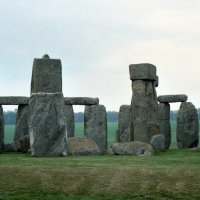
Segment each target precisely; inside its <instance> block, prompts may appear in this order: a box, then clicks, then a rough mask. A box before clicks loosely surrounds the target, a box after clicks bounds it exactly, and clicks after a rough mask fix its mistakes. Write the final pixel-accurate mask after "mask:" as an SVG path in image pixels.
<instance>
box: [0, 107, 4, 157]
mask: <svg viewBox="0 0 200 200" xmlns="http://www.w3.org/2000/svg"><path fill="white" fill-rule="evenodd" d="M3 145H4V117H3V107H2V105H0V154H1V153H2V149H3Z"/></svg>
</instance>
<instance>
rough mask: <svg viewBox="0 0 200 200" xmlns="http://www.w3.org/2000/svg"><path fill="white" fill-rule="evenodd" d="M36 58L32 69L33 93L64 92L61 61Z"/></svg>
mask: <svg viewBox="0 0 200 200" xmlns="http://www.w3.org/2000/svg"><path fill="white" fill-rule="evenodd" d="M46 57H47V56H44V58H42V59H39V58H37V59H36V58H35V59H34V62H33V69H32V79H31V93H37V92H47V93H54V92H62V65H61V60H60V59H50V58H48V59H47V58H46Z"/></svg>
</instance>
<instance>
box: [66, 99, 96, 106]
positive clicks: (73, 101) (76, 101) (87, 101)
mask: <svg viewBox="0 0 200 200" xmlns="http://www.w3.org/2000/svg"><path fill="white" fill-rule="evenodd" d="M65 104H66V105H98V104H99V98H90V97H65Z"/></svg>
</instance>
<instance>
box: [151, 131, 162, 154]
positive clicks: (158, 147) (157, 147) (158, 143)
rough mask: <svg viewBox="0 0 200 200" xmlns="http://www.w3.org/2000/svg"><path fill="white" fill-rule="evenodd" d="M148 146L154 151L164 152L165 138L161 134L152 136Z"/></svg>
mask: <svg viewBox="0 0 200 200" xmlns="http://www.w3.org/2000/svg"><path fill="white" fill-rule="evenodd" d="M150 145H151V146H152V147H153V149H154V151H157V152H159V151H164V150H165V137H164V136H163V135H161V134H158V135H154V136H153V137H152V139H151V142H150Z"/></svg>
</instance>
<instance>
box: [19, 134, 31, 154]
mask: <svg viewBox="0 0 200 200" xmlns="http://www.w3.org/2000/svg"><path fill="white" fill-rule="evenodd" d="M19 144H20V150H21V151H22V152H23V153H27V152H28V150H29V149H30V136H29V135H25V136H23V137H21V139H20V143H19Z"/></svg>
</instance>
